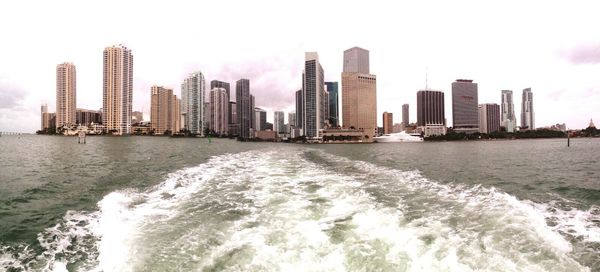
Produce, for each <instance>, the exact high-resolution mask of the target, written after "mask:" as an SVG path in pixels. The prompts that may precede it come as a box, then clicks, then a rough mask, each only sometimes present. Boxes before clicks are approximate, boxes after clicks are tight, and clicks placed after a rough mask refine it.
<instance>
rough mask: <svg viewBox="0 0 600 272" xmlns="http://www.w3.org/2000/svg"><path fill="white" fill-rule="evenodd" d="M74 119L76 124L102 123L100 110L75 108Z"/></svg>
mask: <svg viewBox="0 0 600 272" xmlns="http://www.w3.org/2000/svg"><path fill="white" fill-rule="evenodd" d="M75 119H76V122H77V124H78V125H84V126H89V125H90V124H92V123H94V124H102V111H96V110H86V109H77V110H76V111H75Z"/></svg>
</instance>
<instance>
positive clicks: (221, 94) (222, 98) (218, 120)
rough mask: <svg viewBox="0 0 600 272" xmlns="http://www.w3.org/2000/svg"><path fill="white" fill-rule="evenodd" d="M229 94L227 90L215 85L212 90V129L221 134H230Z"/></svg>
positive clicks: (213, 131)
mask: <svg viewBox="0 0 600 272" xmlns="http://www.w3.org/2000/svg"><path fill="white" fill-rule="evenodd" d="M228 119H229V96H228V95H227V90H225V88H221V87H215V88H212V89H211V90H210V122H209V124H210V127H209V128H210V131H211V132H212V133H215V134H219V135H227V134H229V120H228Z"/></svg>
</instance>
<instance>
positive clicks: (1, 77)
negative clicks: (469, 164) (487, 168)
mask: <svg viewBox="0 0 600 272" xmlns="http://www.w3.org/2000/svg"><path fill="white" fill-rule="evenodd" d="M142 3H143V4H142ZM598 10H600V3H596V2H593V1H585V2H584V1H581V2H580V1H568V2H550V1H496V2H491V1H406V2H399V1H386V2H383V1H376V2H368V1H295V2H293V3H292V2H287V1H211V2H208V1H148V2H138V1H4V2H2V3H0V25H2V32H1V33H0V35H2V43H0V131H20V132H33V131H35V130H37V129H39V126H40V113H39V111H40V105H41V104H42V103H48V106H49V109H50V111H54V108H55V104H56V103H55V99H56V98H55V93H56V71H55V69H56V65H57V64H58V63H61V62H73V63H74V64H75V65H76V67H77V107H78V108H87V109H99V108H101V107H102V51H103V49H104V48H105V47H107V46H110V45H113V44H124V45H126V46H127V47H129V48H130V49H131V50H132V53H133V56H134V87H133V88H134V93H133V104H134V105H133V109H134V110H143V111H144V113H145V115H146V116H145V117H146V118H147V117H148V115H149V114H148V113H149V110H150V87H151V86H152V85H154V84H157V85H162V86H165V87H170V88H173V89H174V92H175V93H176V94H177V95H178V96H179V93H180V87H179V86H180V84H181V82H182V80H183V78H184V77H185V76H186V75H187V74H189V73H191V72H193V71H197V70H199V71H202V72H203V73H204V75H205V77H206V80H207V85H208V84H209V82H210V80H213V79H218V80H224V81H228V82H230V83H231V87H232V89H235V81H236V80H237V79H240V78H248V79H250V88H251V92H252V94H254V95H255V97H256V106H258V107H262V108H265V109H267V110H268V111H269V113H268V120H272V119H273V116H272V115H273V113H272V111H273V110H284V111H286V122H287V112H289V111H290V110H294V106H293V105H294V92H295V91H296V90H298V89H300V88H301V83H302V79H301V74H302V67H303V61H304V52H306V51H317V52H318V53H319V57H320V61H321V64H322V66H323V69H324V70H325V80H326V81H340V78H341V76H340V74H341V71H342V57H343V51H344V50H345V49H348V48H350V47H353V46H360V47H362V48H365V49H367V50H369V51H370V62H371V63H370V64H371V65H370V69H371V73H373V74H375V75H377V100H378V106H377V109H378V119H379V122H378V123H379V125H381V113H383V111H388V112H393V113H394V122H400V120H401V112H402V104H404V103H408V104H410V107H411V109H410V113H411V118H410V119H411V121H413V122H414V121H416V115H415V113H416V109H415V106H416V104H415V103H416V91H417V90H419V89H423V88H424V87H425V71H427V72H428V86H429V87H430V88H432V89H438V90H442V91H444V92H445V93H446V118H447V120H448V124H449V125H451V124H452V116H451V92H450V85H451V83H452V82H453V81H454V80H455V79H458V78H466V79H473V80H474V81H475V82H476V83H478V84H479V103H500V90H503V89H509V90H513V91H514V98H515V113H516V115H517V120H518V123H519V125H520V112H521V105H520V103H521V91H522V90H523V89H524V88H528V87H531V88H532V91H533V93H534V109H535V117H536V126H538V127H541V126H548V125H552V124H555V123H563V122H564V123H567V127H569V128H584V127H587V125H588V123H589V120H590V118H593V119H594V120H598V121H597V122H596V123H600V36H598V26H600V16H598V14H597V11H598ZM340 86H341V84H340ZM340 108H341V106H340Z"/></svg>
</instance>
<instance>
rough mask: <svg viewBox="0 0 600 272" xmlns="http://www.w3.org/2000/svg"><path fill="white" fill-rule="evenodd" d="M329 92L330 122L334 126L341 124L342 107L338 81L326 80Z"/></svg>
mask: <svg viewBox="0 0 600 272" xmlns="http://www.w3.org/2000/svg"><path fill="white" fill-rule="evenodd" d="M325 87H326V88H327V92H329V116H328V117H327V118H328V119H329V124H330V125H331V126H332V127H337V126H339V124H340V123H339V118H340V117H339V116H340V107H339V102H338V101H339V99H338V83H337V82H325Z"/></svg>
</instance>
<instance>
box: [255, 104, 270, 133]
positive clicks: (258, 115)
mask: <svg viewBox="0 0 600 272" xmlns="http://www.w3.org/2000/svg"><path fill="white" fill-rule="evenodd" d="M254 113H255V115H254V119H255V120H254V122H255V124H254V128H255V129H256V131H260V130H266V129H267V111H265V110H263V109H261V108H254Z"/></svg>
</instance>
